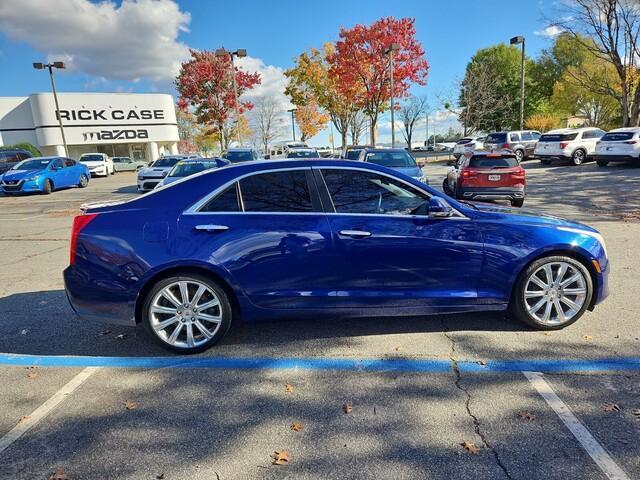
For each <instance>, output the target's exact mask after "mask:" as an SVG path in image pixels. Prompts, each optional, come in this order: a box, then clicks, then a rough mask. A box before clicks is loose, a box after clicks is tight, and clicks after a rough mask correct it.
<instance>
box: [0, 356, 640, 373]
mask: <svg viewBox="0 0 640 480" xmlns="http://www.w3.org/2000/svg"><path fill="white" fill-rule="evenodd" d="M0 365H13V366H30V365H37V366H41V367H76V368H77V367H107V368H218V369H242V370H245V369H253V370H268V369H272V370H342V371H349V370H353V371H370V372H387V371H389V372H409V373H410V372H416V373H420V372H425V373H448V372H451V371H453V366H452V362H451V360H450V359H446V360H445V359H409V358H387V359H372V358H369V359H367V358H321V357H308V358H297V357H290V358H270V357H255V358H251V357H193V356H173V357H169V356H167V357H99V356H80V355H75V356H74V355H69V356H67V355H17V354H0ZM457 368H458V369H459V371H460V372H461V373H509V372H522V371H535V372H544V373H611V372H640V357H628V358H604V359H596V360H580V359H552V360H488V361H486V362H485V361H482V362H480V361H471V360H458V361H457Z"/></svg>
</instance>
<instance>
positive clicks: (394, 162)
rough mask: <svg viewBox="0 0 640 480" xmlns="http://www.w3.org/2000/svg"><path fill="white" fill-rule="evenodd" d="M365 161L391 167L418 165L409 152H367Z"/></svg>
mask: <svg viewBox="0 0 640 480" xmlns="http://www.w3.org/2000/svg"><path fill="white" fill-rule="evenodd" d="M365 161H367V162H370V163H375V164H376V165H381V166H383V167H389V168H412V167H416V161H415V160H414V159H413V157H412V156H411V155H409V154H408V153H407V152H367V154H366V156H365Z"/></svg>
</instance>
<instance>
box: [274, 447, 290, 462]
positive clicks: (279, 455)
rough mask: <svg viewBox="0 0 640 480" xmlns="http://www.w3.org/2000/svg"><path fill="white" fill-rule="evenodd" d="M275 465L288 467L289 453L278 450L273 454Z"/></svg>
mask: <svg viewBox="0 0 640 480" xmlns="http://www.w3.org/2000/svg"><path fill="white" fill-rule="evenodd" d="M271 458H272V459H273V461H272V462H271V463H272V464H273V465H287V464H288V463H289V452H287V451H286V450H280V451H278V450H276V451H275V452H273V453H272V454H271Z"/></svg>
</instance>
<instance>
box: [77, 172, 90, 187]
mask: <svg viewBox="0 0 640 480" xmlns="http://www.w3.org/2000/svg"><path fill="white" fill-rule="evenodd" d="M87 185H89V178H88V177H87V176H86V175H85V174H84V173H83V174H82V175H80V181H79V182H78V187H80V188H86V186H87Z"/></svg>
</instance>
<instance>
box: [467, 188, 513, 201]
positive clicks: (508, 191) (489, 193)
mask: <svg viewBox="0 0 640 480" xmlns="http://www.w3.org/2000/svg"><path fill="white" fill-rule="evenodd" d="M456 193H457V195H456V196H457V197H458V198H459V199H461V200H519V199H523V198H524V196H525V189H524V188H502V187H496V188H486V187H467V188H464V187H463V188H458V190H457V192H456Z"/></svg>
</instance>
